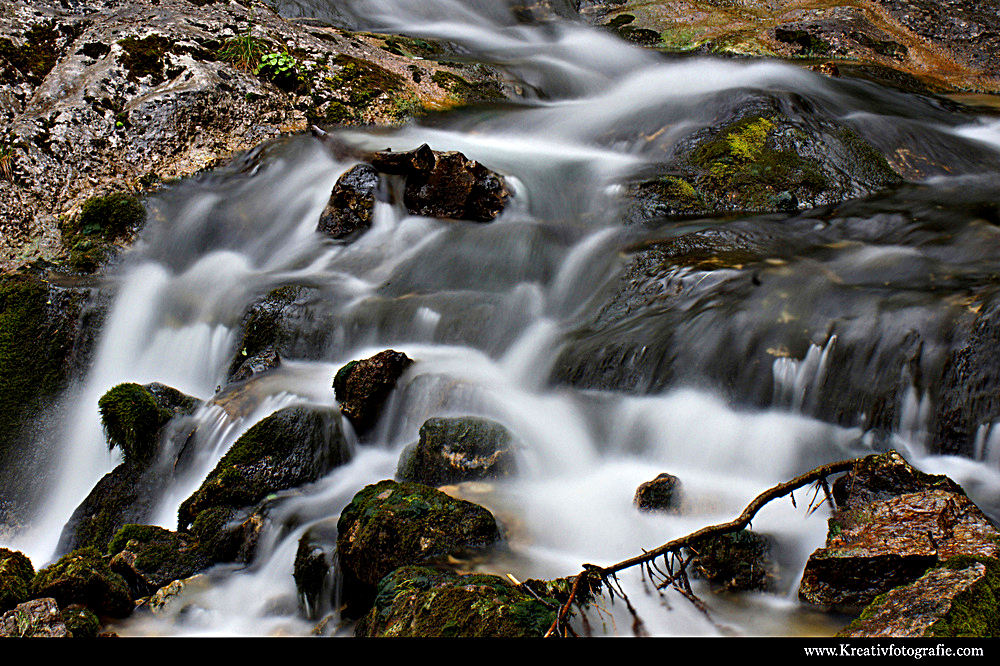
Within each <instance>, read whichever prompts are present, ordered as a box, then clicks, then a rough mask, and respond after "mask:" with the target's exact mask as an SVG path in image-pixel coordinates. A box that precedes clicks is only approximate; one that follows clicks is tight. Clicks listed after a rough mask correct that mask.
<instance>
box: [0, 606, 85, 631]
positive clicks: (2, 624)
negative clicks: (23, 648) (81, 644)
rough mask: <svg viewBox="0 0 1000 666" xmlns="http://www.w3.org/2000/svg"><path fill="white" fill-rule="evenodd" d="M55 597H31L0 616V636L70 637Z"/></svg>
mask: <svg viewBox="0 0 1000 666" xmlns="http://www.w3.org/2000/svg"><path fill="white" fill-rule="evenodd" d="M72 637H73V634H72V633H70V631H69V629H68V628H67V627H66V623H65V622H63V616H62V613H60V612H59V605H58V604H57V603H56V600H55V599H51V598H46V599H32V600H31V601H26V602H24V603H23V604H20V605H19V606H17V608H14V609H13V610H10V611H7V612H6V613H4V614H3V616H2V617H0V638H72Z"/></svg>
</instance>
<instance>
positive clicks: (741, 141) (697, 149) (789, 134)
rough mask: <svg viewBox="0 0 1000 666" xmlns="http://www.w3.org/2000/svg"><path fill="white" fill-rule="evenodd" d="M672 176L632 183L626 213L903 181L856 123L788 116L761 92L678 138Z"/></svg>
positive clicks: (831, 197)
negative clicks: (731, 114) (713, 121)
mask: <svg viewBox="0 0 1000 666" xmlns="http://www.w3.org/2000/svg"><path fill="white" fill-rule="evenodd" d="M666 168H667V170H668V171H670V172H672V173H671V174H670V175H664V176H659V177H656V178H653V179H649V180H645V181H642V182H639V183H637V184H634V185H632V186H631V187H630V189H629V193H628V196H629V197H630V198H631V199H632V204H631V206H630V208H629V211H628V213H627V217H626V219H627V220H628V221H629V222H632V223H635V222H642V221H647V220H651V219H655V218H657V217H662V216H665V215H681V214H684V215H695V214H698V215H700V214H717V213H720V212H724V211H781V210H796V209H798V208H811V207H815V206H819V205H823V204H830V203H836V202H840V201H845V200H847V199H852V198H855V197H859V196H863V195H866V194H870V193H872V192H877V191H879V190H882V189H884V188H885V187H887V186H889V185H892V184H896V183H899V182H901V180H902V179H901V178H900V177H899V174H897V173H896V172H895V171H893V170H892V168H891V167H890V166H889V164H888V162H887V161H886V159H885V157H884V156H883V155H882V154H881V153H880V152H879V151H878V150H876V149H875V148H874V147H873V146H871V145H870V144H869V143H868V142H866V141H865V140H864V139H863V138H862V137H861V136H860V135H858V134H857V132H855V131H854V130H852V129H850V128H847V127H842V126H837V125H835V124H833V123H830V122H825V121H823V120H820V119H819V118H816V117H813V118H809V119H806V118H802V117H799V118H793V117H791V116H789V115H786V114H785V112H784V111H783V109H782V108H781V104H780V103H778V102H777V101H776V100H769V99H767V98H765V97H758V98H756V99H750V100H747V101H746V103H744V105H742V106H741V107H740V109H739V110H737V111H736V116H735V117H734V118H730V119H728V120H725V121H723V122H722V123H719V124H717V125H715V126H713V127H711V128H708V129H706V130H701V131H699V132H696V133H695V134H693V135H692V136H691V137H689V138H688V139H685V140H682V141H681V143H680V149H679V150H678V153H677V156H676V157H675V158H674V161H673V162H672V163H671V164H669V165H667V167H666Z"/></svg>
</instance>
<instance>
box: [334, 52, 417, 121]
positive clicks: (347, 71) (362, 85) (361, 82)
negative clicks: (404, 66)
mask: <svg viewBox="0 0 1000 666" xmlns="http://www.w3.org/2000/svg"><path fill="white" fill-rule="evenodd" d="M334 65H336V66H337V67H338V68H339V71H338V72H337V74H336V75H335V76H334V77H333V79H332V83H333V86H334V87H335V88H337V89H339V90H340V93H341V94H342V95H344V97H345V98H346V99H345V100H344V101H345V103H346V104H347V105H348V106H351V107H354V108H356V109H359V110H363V109H367V108H368V107H370V106H371V105H372V104H373V103H374V102H375V101H376V100H378V99H379V98H380V97H382V96H383V95H388V96H392V95H394V94H396V93H399V92H400V91H401V90H404V89H405V88H406V82H405V81H404V80H403V78H402V77H401V76H399V75H398V74H396V73H394V72H390V71H389V70H387V69H385V68H384V67H380V66H379V65H376V64H375V63H373V62H369V61H367V60H362V59H361V58H355V57H353V56H349V55H347V54H345V53H341V54H340V55H338V56H337V57H336V58H335V59H334Z"/></svg>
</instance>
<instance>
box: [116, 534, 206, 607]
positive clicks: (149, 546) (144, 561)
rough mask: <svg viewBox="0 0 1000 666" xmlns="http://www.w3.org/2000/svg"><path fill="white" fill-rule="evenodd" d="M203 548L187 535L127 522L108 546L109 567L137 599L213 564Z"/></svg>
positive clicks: (194, 538)
mask: <svg viewBox="0 0 1000 666" xmlns="http://www.w3.org/2000/svg"><path fill="white" fill-rule="evenodd" d="M205 550H206V549H204V548H201V543H200V541H199V540H198V539H197V538H196V537H194V536H192V535H190V534H184V533H179V532H171V531H169V530H165V529H163V528H162V527H155V526H152V525H126V526H124V527H123V528H122V529H121V530H119V531H118V533H117V534H116V535H115V536H114V538H113V539H112V540H111V543H110V544H109V545H108V555H110V556H111V563H110V566H111V570H112V571H114V572H115V573H117V574H119V575H120V576H121V577H122V578H123V579H124V580H125V581H126V582H127V583H128V585H129V588H130V589H131V590H132V595H133V596H134V597H135V598H137V599H138V598H141V597H146V596H149V595H150V594H153V593H154V592H156V590H158V589H160V588H161V587H164V586H165V585H167V584H169V583H170V582H172V581H175V580H179V579H182V578H188V577H190V576H193V575H194V574H196V573H198V572H199V571H204V570H205V569H207V568H209V567H210V566H212V565H213V564H215V560H214V559H213V558H211V557H210V556H209V554H208V553H206V552H205Z"/></svg>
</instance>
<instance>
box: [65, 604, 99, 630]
mask: <svg viewBox="0 0 1000 666" xmlns="http://www.w3.org/2000/svg"><path fill="white" fill-rule="evenodd" d="M60 614H61V615H62V618H63V623H64V624H65V625H66V628H67V629H69V631H70V633H71V634H73V638H96V637H97V634H98V633H100V631H101V621H100V619H98V617H97V616H96V615H95V614H94V612H93V611H92V610H90V609H89V608H87V607H86V606H82V605H80V604H71V605H69V606H67V607H66V608H63V609H62V610H61V611H60Z"/></svg>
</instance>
